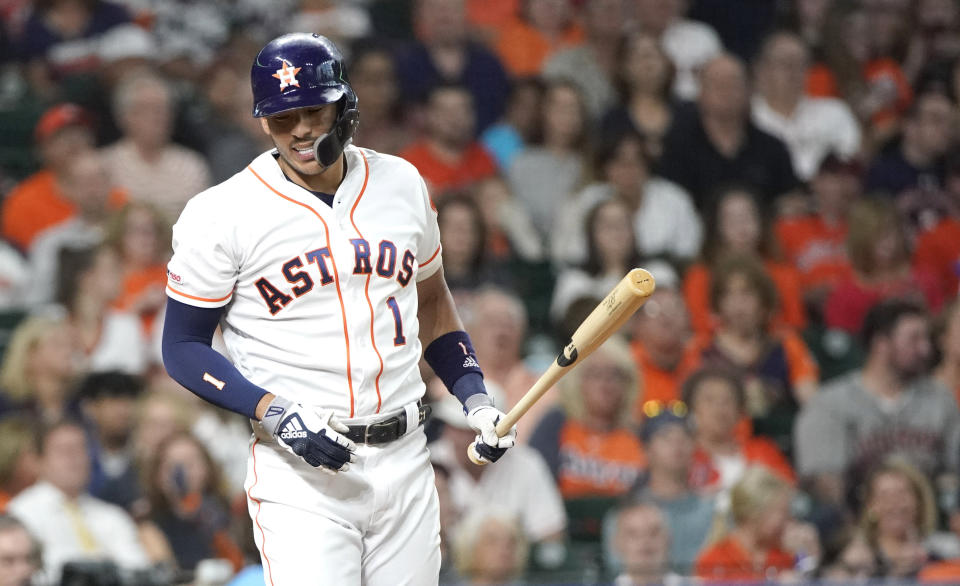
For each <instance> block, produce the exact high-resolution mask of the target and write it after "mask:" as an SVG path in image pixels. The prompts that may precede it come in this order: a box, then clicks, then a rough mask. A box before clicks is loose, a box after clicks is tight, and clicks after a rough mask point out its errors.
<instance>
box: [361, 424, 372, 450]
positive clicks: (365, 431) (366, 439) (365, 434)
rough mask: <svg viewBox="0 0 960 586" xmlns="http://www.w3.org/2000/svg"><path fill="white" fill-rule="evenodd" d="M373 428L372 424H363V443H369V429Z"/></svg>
mask: <svg viewBox="0 0 960 586" xmlns="http://www.w3.org/2000/svg"><path fill="white" fill-rule="evenodd" d="M372 429H373V425H364V426H363V443H365V444H367V445H370V430H372Z"/></svg>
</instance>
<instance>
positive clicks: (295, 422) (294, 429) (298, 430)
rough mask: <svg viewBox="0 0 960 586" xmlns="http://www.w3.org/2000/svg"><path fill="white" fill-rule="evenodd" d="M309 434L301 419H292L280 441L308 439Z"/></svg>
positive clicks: (282, 432) (284, 429) (281, 434)
mask: <svg viewBox="0 0 960 586" xmlns="http://www.w3.org/2000/svg"><path fill="white" fill-rule="evenodd" d="M306 438H307V432H306V430H305V429H303V427H301V425H300V418H299V417H292V418H291V419H290V421H289V422H288V423H287V425H286V426H285V427H284V428H283V431H281V432H280V439H285V440H289V439H306Z"/></svg>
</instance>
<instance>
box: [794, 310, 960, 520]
mask: <svg viewBox="0 0 960 586" xmlns="http://www.w3.org/2000/svg"><path fill="white" fill-rule="evenodd" d="M929 338H930V334H929V326H928V318H927V313H926V311H924V309H923V308H922V307H920V306H918V305H916V304H914V303H910V302H907V301H902V300H898V299H891V300H887V301H883V302H881V303H879V304H878V305H876V306H875V307H873V308H872V309H871V310H870V312H869V313H868V314H867V317H866V319H865V320H864V325H863V343H864V346H865V348H866V352H867V357H866V362H865V364H864V366H863V369H862V370H857V371H854V372H851V373H850V374H848V375H845V376H843V377H841V378H838V379H835V380H833V381H831V382H830V383H828V384H826V385H824V387H823V388H822V389H821V390H820V392H818V393H817V394H816V395H814V397H813V398H812V399H811V400H810V401H809V402H808V403H807V404H806V405H805V406H804V407H803V409H802V410H801V412H800V416H799V417H798V419H797V425H796V437H795V441H794V447H795V454H796V464H797V472H798V473H799V475H800V477H801V478H802V479H804V480H805V481H807V482H808V483H809V484H810V485H811V486H812V490H813V494H814V495H815V496H816V497H817V498H818V499H819V500H821V501H822V502H824V503H831V504H834V505H844V504H845V503H847V502H855V501H856V499H855V498H854V497H856V493H855V489H856V487H857V486H858V485H859V483H860V482H862V481H863V479H865V478H867V475H868V474H869V473H870V472H871V471H872V470H873V469H874V468H876V467H877V466H879V465H880V464H881V463H882V461H883V460H884V459H885V458H886V457H888V456H891V455H902V456H903V457H905V458H907V459H909V461H910V462H911V463H913V464H914V465H915V466H917V467H918V468H919V469H920V470H921V471H922V472H923V474H925V475H926V476H927V478H934V477H936V476H938V475H940V474H943V473H946V474H956V470H957V457H958V455H960V411H958V408H957V402H956V400H955V399H954V397H953V393H952V392H950V391H948V390H947V389H945V388H943V387H942V386H940V384H938V383H937V382H935V381H934V380H932V379H931V378H929V377H928V376H927V373H928V367H929V362H930V357H931V356H930V354H931V348H930V339H929Z"/></svg>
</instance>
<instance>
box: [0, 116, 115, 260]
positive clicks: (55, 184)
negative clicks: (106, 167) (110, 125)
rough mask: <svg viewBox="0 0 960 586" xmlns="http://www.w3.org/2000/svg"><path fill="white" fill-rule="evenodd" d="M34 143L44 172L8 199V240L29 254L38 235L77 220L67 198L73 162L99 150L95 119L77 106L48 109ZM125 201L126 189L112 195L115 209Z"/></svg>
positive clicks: (5, 214)
mask: <svg viewBox="0 0 960 586" xmlns="http://www.w3.org/2000/svg"><path fill="white" fill-rule="evenodd" d="M33 136H34V143H35V144H36V146H37V150H38V151H39V153H40V160H41V162H42V163H43V169H42V170H41V171H38V172H37V173H35V174H33V175H31V176H30V177H28V178H26V179H24V180H23V181H22V182H21V183H20V184H19V185H17V186H16V187H14V189H13V190H11V191H10V193H8V194H7V196H6V197H5V198H4V200H3V208H2V213H0V218H2V222H3V224H2V225H3V237H4V238H6V239H7V240H9V241H10V242H11V243H12V244H13V245H14V246H16V247H17V248H19V249H20V251H21V252H27V251H28V250H29V249H30V246H31V244H33V240H34V238H36V236H37V234H39V233H41V232H43V231H44V230H46V229H47V228H50V227H51V226H55V225H57V224H60V223H61V222H65V221H67V220H69V219H70V218H72V217H74V216H76V215H77V209H76V205H75V204H74V203H73V201H71V199H70V198H69V197H67V195H66V194H65V193H64V191H65V190H67V189H69V188H70V187H71V179H70V178H69V177H68V173H69V169H70V165H69V163H70V161H71V160H73V159H74V158H75V157H77V156H78V155H79V154H81V153H83V152H84V151H85V150H90V149H92V148H93V146H94V135H93V128H92V120H91V115H90V114H89V113H87V112H85V111H84V110H82V109H80V107H78V106H76V105H74V104H58V105H56V106H53V107H52V108H50V109H49V110H47V111H46V112H45V113H44V114H43V116H42V117H41V118H40V120H39V121H38V122H37V125H36V127H35V128H34V133H33ZM125 201H126V196H125V195H124V193H123V192H122V191H121V190H117V189H114V190H112V191H111V192H110V207H112V208H118V207H120V206H121V205H123V203H124V202H125Z"/></svg>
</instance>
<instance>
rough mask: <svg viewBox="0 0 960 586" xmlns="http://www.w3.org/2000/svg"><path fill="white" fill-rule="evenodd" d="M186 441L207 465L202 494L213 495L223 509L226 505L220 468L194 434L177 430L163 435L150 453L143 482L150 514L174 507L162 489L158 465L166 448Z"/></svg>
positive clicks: (167, 510) (166, 510)
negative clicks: (161, 439)
mask: <svg viewBox="0 0 960 586" xmlns="http://www.w3.org/2000/svg"><path fill="white" fill-rule="evenodd" d="M179 441H187V442H189V443H191V444H193V445H194V446H195V447H196V448H197V450H198V451H199V452H200V454H201V457H202V458H203V461H204V464H206V466H207V484H206V486H204V487H203V488H202V490H203V492H204V493H205V495H204V496H210V497H213V498H214V499H215V500H216V502H217V503H219V504H220V505H221V506H222V507H223V508H224V509H226V508H227V507H228V499H227V497H226V495H225V494H224V491H223V486H224V485H223V477H222V473H221V471H220V468H219V467H217V463H216V462H215V461H214V459H213V457H212V456H211V455H210V452H209V451H208V450H207V448H206V446H204V445H203V442H201V441H200V440H199V439H197V437H196V436H194V435H193V434H191V433H190V432H187V431H179V432H175V433H172V434H170V435H168V436H167V437H165V438H164V439H163V441H161V442H160V445H158V446H157V451H156V452H155V453H154V454H152V455H151V457H150V461H149V463H148V466H147V468H146V470H145V471H144V472H145V478H144V480H145V484H144V486H146V489H147V500H148V501H149V503H150V514H151V515H153V516H156V515H162V514H164V513H169V512H170V511H172V510H173V509H174V504H173V503H171V502H170V501H169V500H168V498H167V494H166V493H165V492H164V491H163V482H161V479H160V467H161V464H162V462H163V459H164V456H165V455H166V453H167V451H168V449H169V448H170V446H171V445H173V444H174V443H175V442H179Z"/></svg>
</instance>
